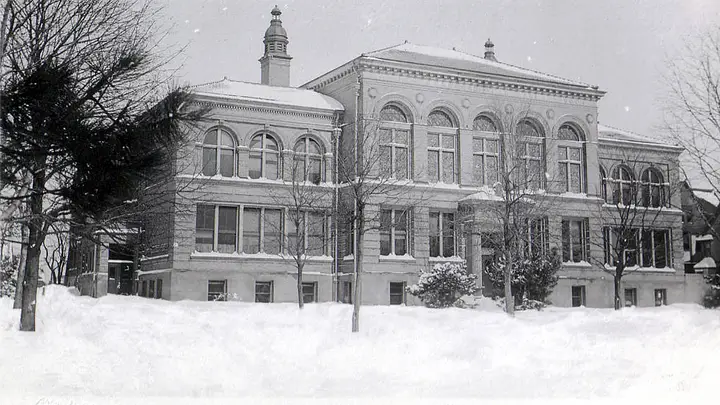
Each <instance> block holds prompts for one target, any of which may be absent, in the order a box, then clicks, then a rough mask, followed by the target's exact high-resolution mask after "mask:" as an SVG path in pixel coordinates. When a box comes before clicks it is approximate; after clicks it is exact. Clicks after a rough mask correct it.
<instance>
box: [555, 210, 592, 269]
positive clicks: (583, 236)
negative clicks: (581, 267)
mask: <svg viewBox="0 0 720 405" xmlns="http://www.w3.org/2000/svg"><path fill="white" fill-rule="evenodd" d="M578 224H579V232H580V240H579V241H578V244H579V245H580V258H579V260H576V257H575V249H574V248H575V242H574V241H573V240H572V239H573V238H572V230H573V228H572V227H573V226H574V225H578ZM560 226H561V237H562V259H563V263H580V262H589V256H590V255H589V253H590V246H589V244H590V240H589V239H590V235H589V232H590V226H589V219H588V218H562V221H561V222H560ZM566 230H567V233H566ZM566 254H567V256H566Z"/></svg>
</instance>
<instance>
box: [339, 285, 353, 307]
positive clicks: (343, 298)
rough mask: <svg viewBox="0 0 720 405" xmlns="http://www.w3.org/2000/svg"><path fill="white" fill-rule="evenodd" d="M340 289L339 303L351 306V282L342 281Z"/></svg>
mask: <svg viewBox="0 0 720 405" xmlns="http://www.w3.org/2000/svg"><path fill="white" fill-rule="evenodd" d="M340 288H341V289H340V302H342V303H343V304H352V282H350V281H343V282H342V285H341V287H340Z"/></svg>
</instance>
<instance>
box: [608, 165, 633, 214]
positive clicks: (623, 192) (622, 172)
mask: <svg viewBox="0 0 720 405" xmlns="http://www.w3.org/2000/svg"><path fill="white" fill-rule="evenodd" d="M612 181H613V183H614V184H613V204H622V205H632V204H633V203H634V197H635V185H634V184H633V182H634V177H633V174H632V172H631V171H630V169H628V168H627V167H625V166H618V167H616V168H615V170H614V171H613V180H612Z"/></svg>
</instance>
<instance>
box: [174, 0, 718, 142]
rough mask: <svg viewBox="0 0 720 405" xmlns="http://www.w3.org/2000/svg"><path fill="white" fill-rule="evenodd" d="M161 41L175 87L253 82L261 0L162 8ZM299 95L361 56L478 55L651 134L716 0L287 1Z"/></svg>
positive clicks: (177, 1) (605, 118)
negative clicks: (560, 82)
mask: <svg viewBox="0 0 720 405" xmlns="http://www.w3.org/2000/svg"><path fill="white" fill-rule="evenodd" d="M162 1H164V2H165V3H166V4H167V8H166V11H165V12H166V14H167V17H168V19H169V22H170V23H171V24H173V28H172V29H171V34H170V36H169V37H168V38H167V41H168V42H169V43H170V44H173V45H176V46H186V49H185V51H184V53H183V54H182V56H181V57H180V58H179V59H178V60H179V61H180V62H182V67H181V68H180V70H179V72H178V73H179V77H180V82H181V83H190V84H198V83H203V82H208V81H214V80H219V79H222V78H223V77H224V76H227V77H229V78H231V79H236V80H244V81H251V82H259V80H260V63H259V62H258V59H259V58H260V57H261V56H262V51H263V44H262V40H263V34H264V33H265V29H266V28H267V27H268V25H269V21H270V17H271V16H270V10H271V9H272V8H273V6H274V5H275V2H273V1H268V2H265V1H249V0H162ZM278 6H279V7H280V8H281V9H282V10H283V15H282V21H283V26H284V27H285V29H286V30H287V32H288V36H289V40H290V43H289V45H288V53H289V54H290V55H291V56H293V60H292V68H291V79H290V80H291V84H292V85H294V86H299V85H301V84H303V83H305V82H307V81H309V80H311V79H313V78H315V77H317V76H319V75H321V74H322V73H324V72H327V71H329V70H331V69H333V68H335V67H337V66H339V65H341V64H343V63H345V62H347V61H349V60H351V59H353V58H355V57H357V56H358V55H360V54H361V53H363V52H369V51H372V50H376V49H379V48H384V47H387V46H392V45H395V44H399V43H401V42H403V41H405V40H407V41H410V42H411V43H414V44H419V45H430V46H437V47H443V48H447V49H451V48H452V47H455V48H457V49H458V50H462V51H464V52H468V53H472V54H475V55H482V54H483V52H484V47H483V45H484V43H485V41H486V40H487V39H488V38H491V39H492V41H493V42H494V43H495V53H496V56H497V58H498V60H500V61H502V62H507V63H510V64H514V65H518V66H522V67H526V68H530V69H534V70H539V71H542V72H546V73H551V74H555V75H559V76H562V77H566V78H568V79H577V80H580V81H583V82H586V83H589V84H593V85H598V86H600V88H601V89H602V90H605V91H607V94H606V95H605V97H604V98H603V99H602V100H601V101H600V113H599V121H600V122H601V123H603V124H606V125H611V126H615V127H620V128H623V129H627V130H631V131H635V132H639V133H642V134H646V135H652V134H653V133H654V132H655V128H657V126H658V125H660V124H661V114H660V108H661V107H662V105H661V103H660V102H659V101H658V99H659V98H660V97H661V96H662V92H663V87H662V79H661V77H662V74H663V71H664V70H665V66H666V64H665V60H666V59H667V58H668V57H672V55H673V54H674V53H675V52H677V50H678V49H680V48H681V47H682V46H683V43H684V41H685V40H687V38H688V36H691V35H694V34H695V33H697V32H698V31H702V30H703V29H706V28H707V27H708V26H709V25H710V24H713V23H714V24H720V0H634V1H631V0H582V1H581V0H574V1H573V0H539V1H525V0H484V1H448V0H423V1H418V0H369V1H363V2H361V1H339V0H335V1H328V0H305V1H302V0H294V1H293V0H291V1H288V2H278Z"/></svg>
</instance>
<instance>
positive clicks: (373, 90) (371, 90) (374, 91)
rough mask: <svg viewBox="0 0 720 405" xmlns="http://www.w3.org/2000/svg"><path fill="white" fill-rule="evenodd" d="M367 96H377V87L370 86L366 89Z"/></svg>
mask: <svg viewBox="0 0 720 405" xmlns="http://www.w3.org/2000/svg"><path fill="white" fill-rule="evenodd" d="M368 96H370V98H375V97H377V89H376V88H375V87H370V88H369V89H368Z"/></svg>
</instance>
